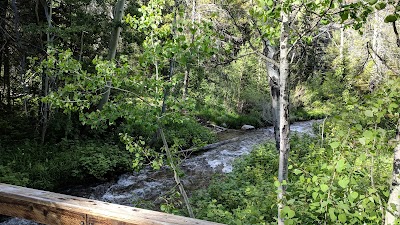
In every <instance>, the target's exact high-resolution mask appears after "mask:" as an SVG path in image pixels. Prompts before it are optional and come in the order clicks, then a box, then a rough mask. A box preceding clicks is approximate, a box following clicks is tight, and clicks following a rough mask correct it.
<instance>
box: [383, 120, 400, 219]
mask: <svg viewBox="0 0 400 225" xmlns="http://www.w3.org/2000/svg"><path fill="white" fill-rule="evenodd" d="M396 141H397V146H396V148H395V149H394V157H393V173H392V185H391V188H390V195H389V200H388V206H387V208H388V209H387V210H386V215H385V225H389V224H395V220H396V219H398V218H399V217H400V198H399V196H400V118H399V119H398V122H397V134H396ZM392 206H393V207H392Z"/></svg>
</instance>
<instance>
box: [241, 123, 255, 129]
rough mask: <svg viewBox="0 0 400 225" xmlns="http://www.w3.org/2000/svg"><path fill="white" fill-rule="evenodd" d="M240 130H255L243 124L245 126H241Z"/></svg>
mask: <svg viewBox="0 0 400 225" xmlns="http://www.w3.org/2000/svg"><path fill="white" fill-rule="evenodd" d="M241 129H242V130H254V129H256V128H255V127H254V126H252V125H247V124H245V125H243V126H242V128H241Z"/></svg>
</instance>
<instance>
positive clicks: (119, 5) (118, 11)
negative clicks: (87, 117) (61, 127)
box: [97, 0, 125, 110]
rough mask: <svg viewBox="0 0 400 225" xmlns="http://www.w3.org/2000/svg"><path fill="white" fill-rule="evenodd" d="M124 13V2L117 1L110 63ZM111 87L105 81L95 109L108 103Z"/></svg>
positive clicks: (110, 48) (113, 56)
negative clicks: (104, 86) (103, 89)
mask: <svg viewBox="0 0 400 225" xmlns="http://www.w3.org/2000/svg"><path fill="white" fill-rule="evenodd" d="M124 11H125V0H119V1H118V2H117V4H116V5H115V15H114V27H113V30H112V33H111V39H110V47H109V51H108V60H110V61H112V60H114V59H115V55H116V53H117V46H118V39H119V36H120V34H121V30H122V28H121V21H122V17H123V16H124ZM111 85H112V83H111V81H106V91H105V92H104V94H103V97H102V99H101V100H100V102H99V105H98V106H97V109H99V110H101V109H103V107H104V105H105V104H106V103H107V102H108V99H109V98H110V91H111Z"/></svg>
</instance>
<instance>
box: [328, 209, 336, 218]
mask: <svg viewBox="0 0 400 225" xmlns="http://www.w3.org/2000/svg"><path fill="white" fill-rule="evenodd" d="M328 211H329V217H330V218H331V220H332V221H336V215H335V209H334V208H329V210H328Z"/></svg>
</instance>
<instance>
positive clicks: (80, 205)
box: [0, 183, 218, 225]
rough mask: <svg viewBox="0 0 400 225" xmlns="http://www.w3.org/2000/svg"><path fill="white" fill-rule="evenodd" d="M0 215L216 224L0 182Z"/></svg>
mask: <svg viewBox="0 0 400 225" xmlns="http://www.w3.org/2000/svg"><path fill="white" fill-rule="evenodd" d="M0 215H6V216H13V217H20V218H25V219H28V220H33V221H36V222H39V223H43V224H48V225H150V224H152V225H158V224H160V225H161V224H163V225H168V224H177V225H179V224H182V225H183V224H198V225H217V224H218V223H214V222H208V221H204V220H198V219H192V218H187V217H183V216H175V215H171V214H167V213H161V212H156V211H150V210H145V209H140V208H134V207H128V206H123V205H117V204H111V203H107V202H101V201H96V200H90V199H85V198H79V197H74V196H69V195H63V194H57V193H52V192H48V191H40V190H36V189H31V188H25V187H19V186H14V185H9V184H3V183H0Z"/></svg>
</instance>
